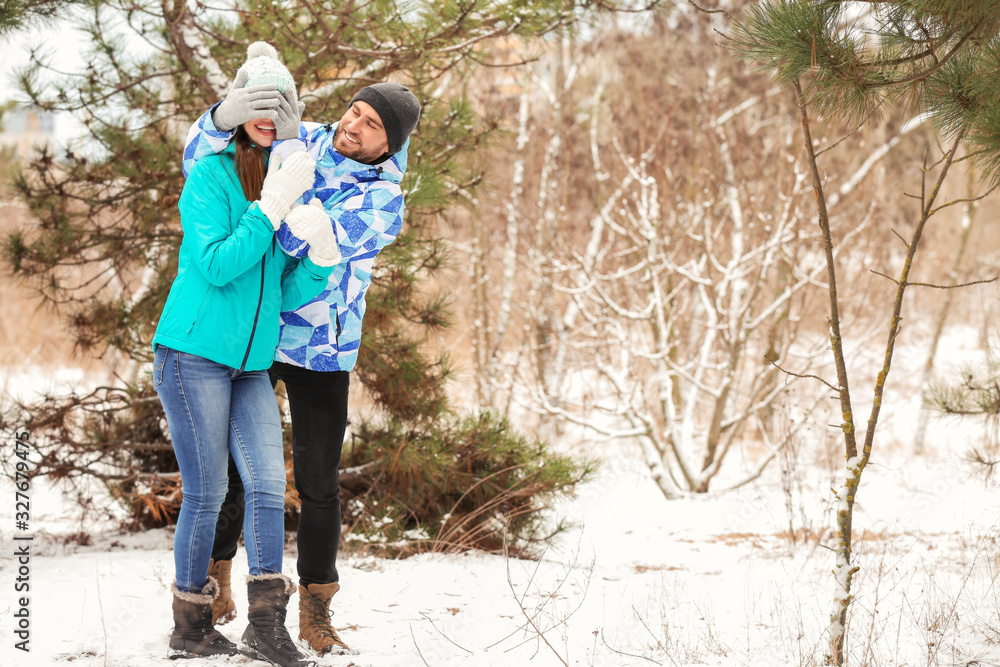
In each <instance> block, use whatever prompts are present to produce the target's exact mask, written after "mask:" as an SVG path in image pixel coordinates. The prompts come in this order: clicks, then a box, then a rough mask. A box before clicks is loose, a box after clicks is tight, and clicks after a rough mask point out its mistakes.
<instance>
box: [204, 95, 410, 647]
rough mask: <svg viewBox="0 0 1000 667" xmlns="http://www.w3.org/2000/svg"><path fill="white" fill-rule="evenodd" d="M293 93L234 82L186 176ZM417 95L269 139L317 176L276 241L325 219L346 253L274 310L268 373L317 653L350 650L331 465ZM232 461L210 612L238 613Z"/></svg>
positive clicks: (303, 234)
mask: <svg viewBox="0 0 1000 667" xmlns="http://www.w3.org/2000/svg"><path fill="white" fill-rule="evenodd" d="M294 95H295V93H294V90H293V91H286V92H285V94H284V95H281V94H280V93H278V91H277V89H276V88H275V87H273V86H255V87H252V88H243V87H241V86H240V81H239V80H237V81H236V83H235V84H234V86H233V90H231V91H230V92H229V94H228V95H227V97H226V99H225V100H224V101H223V102H221V103H220V104H218V105H216V106H215V107H213V108H212V109H210V110H209V111H208V112H206V113H205V114H204V115H203V116H202V117H201V118H200V119H199V120H198V121H197V123H195V125H194V126H193V127H192V128H191V132H190V134H189V136H188V141H187V145H186V147H185V151H184V173H185V176H186V175H187V173H188V171H189V170H190V168H191V166H193V164H194V163H195V162H197V160H199V159H201V158H202V157H205V156H207V155H210V154H212V153H215V152H217V151H220V150H223V149H224V148H225V146H226V145H227V144H228V142H229V141H230V140H231V139H232V137H233V135H234V128H236V127H239V125H240V124H242V123H245V122H247V121H249V120H252V119H255V118H271V119H272V120H274V121H275V123H276V124H278V123H279V122H283V121H284V119H285V118H286V117H287V116H288V115H289V114H288V113H287V111H288V109H289V105H297V104H300V103H298V102H297V100H296V99H295V97H294ZM419 116H420V103H419V102H418V101H417V98H416V97H415V96H414V95H413V93H412V92H410V90H409V89H407V88H406V87H405V86H402V85H400V84H397V83H377V84H374V85H371V86H366V87H364V88H362V89H361V90H359V91H358V93H357V94H356V95H355V96H354V98H353V99H352V100H351V103H350V105H349V107H348V109H347V112H346V113H345V114H344V116H343V117H342V118H341V119H340V120H339V121H338V122H337V123H332V124H321V123H302V124H301V125H300V129H299V139H293V140H289V141H284V142H275V144H274V146H273V147H272V152H271V159H272V160H273V159H275V156H276V155H278V156H284V155H287V154H289V153H290V152H291V151H292V150H294V149H299V148H301V147H302V144H304V145H305V148H306V150H307V152H308V153H309V154H310V156H312V157H313V158H314V159H315V160H316V183H315V187H314V189H313V190H311V191H307V192H306V193H305V195H303V198H302V200H301V201H302V202H308V203H301V204H297V205H296V206H294V207H293V208H292V210H291V211H290V212H289V213H288V215H287V216H286V217H285V219H284V221H283V222H282V225H281V228H280V229H279V230H278V232H277V233H276V239H277V241H278V243H279V244H280V245H281V247H282V249H283V250H284V251H285V252H286V253H288V254H290V255H293V256H297V257H304V256H305V255H306V254H307V253H308V251H309V243H308V242H307V239H310V238H312V239H315V238H317V235H316V230H317V229H318V228H322V229H323V231H324V232H325V231H326V230H327V229H329V226H332V229H333V232H334V235H335V237H336V241H337V245H338V249H339V251H340V254H341V257H342V259H341V261H340V263H339V264H338V265H337V266H336V268H335V269H334V273H333V275H331V277H330V282H329V284H328V286H327V289H325V290H324V291H323V292H321V293H320V294H319V296H317V297H316V298H315V299H313V300H312V301H310V302H309V303H307V304H306V305H304V306H302V307H301V308H299V309H297V310H295V311H293V312H283V313H281V335H280V339H279V342H278V349H277V352H276V354H275V363H274V365H273V366H272V367H271V369H270V373H271V382H272V384H276V383H277V381H278V380H281V381H283V382H284V383H285V390H286V392H287V395H288V404H289V409H290V412H291V420H292V459H293V466H294V477H295V488H296V490H297V492H298V494H299V498H300V500H301V501H302V508H301V514H300V518H299V526H298V549H299V555H298V561H297V568H298V576H299V589H298V590H299V628H300V630H299V638H300V639H306V640H307V641H308V642H309V645H310V646H311V647H312V648H313V649H314V650H316V651H317V652H318V653H320V654H321V655H322V654H324V653H328V652H331V651H333V652H346V651H347V650H348V647H347V645H346V644H345V643H344V642H343V641H342V640H341V639H340V637H339V636H338V634H337V632H336V630H334V628H333V627H332V624H331V622H330V615H331V614H330V611H329V606H330V600H331V598H332V597H333V595H334V594H335V593H336V592H337V591H338V590H339V588H340V584H339V575H338V573H337V567H336V560H337V548H338V545H339V543H340V525H341V514H340V485H339V479H338V468H339V466H340V455H341V448H342V445H343V441H344V433H345V429H346V425H347V399H348V386H349V383H350V376H349V374H350V371H351V369H352V368H354V364H355V362H356V361H357V354H358V347H359V344H360V341H361V323H362V319H363V317H364V314H365V295H366V293H367V291H368V287H369V286H370V285H371V275H372V268H373V265H374V259H375V256H376V255H377V254H378V252H379V251H380V250H381V249H382V248H384V247H386V246H387V245H389V244H390V243H392V242H393V241H394V240H395V239H396V236H397V235H398V234H399V231H400V228H401V226H402V218H403V196H402V192H401V190H400V187H399V182H400V180H401V179H402V177H403V174H404V173H405V172H406V155H407V148H408V146H409V135H410V133H411V132H412V131H413V128H414V127H415V126H416V123H417V120H418V119H419ZM235 470H236V469H235V465H234V464H233V461H232V460H231V459H230V488H229V494H228V495H227V497H226V500H225V502H224V503H223V506H222V511H221V512H220V514H219V523H218V526H217V528H216V537H215V545H214V547H213V561H212V572H211V574H212V575H213V576H214V577H216V579H217V580H218V581H219V586H220V591H221V593H220V595H219V598H218V599H217V600H216V602H215V604H214V605H213V620H214V621H217V622H219V623H226V622H228V621H229V620H231V619H232V618H233V617H234V616H235V603H234V602H233V601H232V598H231V589H230V584H229V579H230V569H231V567H232V558H233V556H234V555H235V554H236V543H237V540H238V539H239V535H240V528H241V526H242V524H243V519H242V517H243V488H242V484H241V482H240V480H239V475H238V474H234V473H235Z"/></svg>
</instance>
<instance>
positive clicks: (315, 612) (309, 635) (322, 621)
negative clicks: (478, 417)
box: [299, 581, 351, 655]
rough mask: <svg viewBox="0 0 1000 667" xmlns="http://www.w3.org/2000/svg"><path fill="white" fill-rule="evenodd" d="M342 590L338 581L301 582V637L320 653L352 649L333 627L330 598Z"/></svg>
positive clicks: (341, 651)
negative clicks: (305, 584) (306, 585)
mask: <svg viewBox="0 0 1000 667" xmlns="http://www.w3.org/2000/svg"><path fill="white" fill-rule="evenodd" d="M339 590H340V584H338V583H337V582H336V581H334V582H333V583H329V584H309V587H308V588H307V587H305V586H303V585H301V584H299V639H305V640H306V641H307V642H309V646H311V647H312V649H313V650H314V651H316V652H317V653H319V654H320V655H325V654H327V653H335V654H338V655H342V654H344V653H348V652H350V650H351V649H349V648H348V647H347V644H345V643H344V642H343V640H341V638H340V635H338V634H337V631H336V630H334V628H333V623H332V622H331V620H330V619H331V617H332V616H333V614H331V613H330V600H331V599H332V598H333V596H334V594H335V593H336V592H337V591H339Z"/></svg>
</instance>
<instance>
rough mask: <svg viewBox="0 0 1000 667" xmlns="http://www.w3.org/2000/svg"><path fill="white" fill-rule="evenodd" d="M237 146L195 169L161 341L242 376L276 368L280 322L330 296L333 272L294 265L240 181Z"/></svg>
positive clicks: (187, 187)
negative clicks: (315, 299)
mask: <svg viewBox="0 0 1000 667" xmlns="http://www.w3.org/2000/svg"><path fill="white" fill-rule="evenodd" d="M235 144H236V142H232V144H230V146H229V147H228V148H227V149H226V150H225V151H223V152H222V153H219V154H218V155H214V156H212V157H208V158H205V159H204V160H201V161H199V162H198V164H197V165H195V167H194V169H193V170H192V171H191V174H190V175H189V176H188V179H187V182H186V183H185V184H184V190H183V191H182V192H181V198H180V203H179V204H178V206H179V208H180V213H181V227H182V228H183V230H184V238H183V240H182V241H181V248H180V252H179V254H178V263H177V277H176V278H174V282H173V285H171V287H170V294H169V295H168V296H167V302H166V304H164V306H163V313H162V315H161V316H160V322H159V324H158V325H157V327H156V333H155V334H154V336H153V349H156V346H157V345H164V346H166V347H170V348H173V349H175V350H178V351H180V352H187V353H189V354H195V355H198V356H200V357H204V358H206V359H210V360H211V361H214V362H216V363H219V364H223V365H225V366H229V367H230V368H235V369H239V370H247V371H256V370H264V369H266V368H268V367H270V365H271V363H272V361H273V360H274V350H275V348H276V347H277V345H278V327H279V322H278V314H279V313H280V312H281V311H283V310H295V309H296V308H298V307H299V306H301V305H302V304H304V303H306V302H307V301H309V300H310V299H312V298H313V297H315V296H316V295H317V294H319V293H320V291H322V290H323V289H324V288H325V287H326V285H327V282H328V278H329V276H330V273H331V272H332V271H333V267H329V268H324V267H320V266H317V265H315V264H313V262H312V260H310V259H309V258H308V257H306V258H302V259H295V258H293V257H289V256H288V255H286V254H285V253H284V252H282V251H281V248H280V247H278V244H277V242H276V240H275V237H274V229H273V228H272V227H271V223H270V221H269V220H268V219H267V216H265V215H264V214H263V213H262V212H261V210H260V208H259V207H258V206H257V203H256V202H254V203H251V202H249V201H247V198H246V197H245V196H244V195H243V188H242V187H241V186H240V182H239V178H237V175H236V166H235Z"/></svg>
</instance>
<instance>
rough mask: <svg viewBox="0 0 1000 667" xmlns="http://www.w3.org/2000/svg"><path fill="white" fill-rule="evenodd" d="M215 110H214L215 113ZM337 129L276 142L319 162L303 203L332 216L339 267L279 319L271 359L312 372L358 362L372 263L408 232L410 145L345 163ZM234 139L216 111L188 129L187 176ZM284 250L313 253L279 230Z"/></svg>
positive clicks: (281, 151)
mask: <svg viewBox="0 0 1000 667" xmlns="http://www.w3.org/2000/svg"><path fill="white" fill-rule="evenodd" d="M213 109H214V107H213ZM336 129H337V123H333V124H321V123H301V124H300V126H299V139H292V140H288V141H276V142H274V144H273V145H272V148H271V152H272V154H278V155H282V156H287V155H288V154H290V153H291V152H292V151H294V150H297V149H301V148H303V147H304V148H305V149H306V151H307V152H308V153H309V155H310V156H312V158H313V159H314V160H316V181H315V182H314V184H313V188H312V189H310V190H307V191H306V192H305V194H304V195H303V196H302V198H301V199H300V200H299V203H308V202H309V201H310V200H311V199H312V198H313V197H317V198H319V200H320V201H321V202H322V203H323V209H324V210H325V211H326V213H327V215H329V216H330V224H331V225H332V226H333V231H334V234H335V236H336V238H337V245H338V246H339V249H340V255H341V261H340V263H339V264H337V265H336V266H335V267H334V270H333V274H332V275H331V276H330V280H329V283H328V284H327V287H326V289H324V290H323V291H322V292H320V294H319V295H318V296H317V297H316V298H314V299H313V300H312V301H309V302H308V303H306V304H305V305H304V306H301V307H300V308H297V309H296V310H294V311H283V312H282V313H281V322H280V324H281V333H280V337H279V339H278V349H277V351H276V352H275V355H274V358H275V360H277V361H281V362H284V363H286V364H292V365H293V366H299V367H302V368H308V369H310V370H315V371H349V370H351V369H353V368H354V365H355V363H357V359H358V348H359V346H360V344H361V325H362V321H363V320H364V317H365V296H366V294H367V293H368V288H369V287H370V286H371V282H372V271H373V270H374V266H375V256H376V255H377V254H378V253H379V251H381V250H382V249H383V248H385V247H386V246H387V245H389V244H390V243H392V242H393V241H395V240H396V237H397V236H398V235H399V231H400V229H401V228H402V225H403V194H402V191H401V190H400V187H399V182H400V181H401V180H402V178H403V174H405V173H406V154H407V149H408V148H409V145H410V141H409V139H407V140H406V142H405V143H404V144H403V147H402V148H401V149H400V150H399V151H398V152H397V153H396V154H394V155H392V156H390V157H389V158H388V159H386V160H383V161H382V162H380V163H378V164H375V165H368V164H363V163H361V162H356V161H354V160H351V159H350V158H346V157H344V156H343V155H341V154H340V153H338V152H337V151H336V150H334V148H333V137H334V133H335V131H336ZM235 134H236V131H235V130H233V131H229V132H223V131H221V130H218V129H216V128H215V125H214V124H213V123H212V109H209V110H208V111H206V112H205V114H203V115H202V117H201V118H199V119H198V121H197V122H196V123H195V124H194V125H192V126H191V130H190V132H189V133H188V139H187V142H186V145H185V147H184V161H183V172H184V176H185V177H186V176H187V175H188V173H189V172H190V170H191V167H193V166H194V164H195V163H196V162H197V161H198V160H200V159H201V158H203V157H206V156H208V155H212V154H214V153H218V152H220V151H222V150H223V149H225V147H226V146H227V145H228V144H229V142H230V140H231V139H232V138H233V136H234V135H235ZM275 237H276V238H277V240H278V243H279V244H280V246H281V248H282V250H284V251H285V252H286V253H288V254H289V255H291V256H293V257H300V258H301V257H305V256H306V254H307V253H308V251H309V245H308V244H307V243H306V242H305V241H303V240H302V239H299V238H296V237H295V235H294V234H292V233H291V231H290V230H289V229H288V226H287V225H286V224H285V223H284V222H282V223H281V227H280V228H279V229H278V231H277V232H276V234H275Z"/></svg>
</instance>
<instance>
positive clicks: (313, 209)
mask: <svg viewBox="0 0 1000 667" xmlns="http://www.w3.org/2000/svg"><path fill="white" fill-rule="evenodd" d="M285 224H286V225H288V230H289V231H290V232H292V234H294V235H295V236H296V237H297V238H300V239H302V240H303V241H305V242H307V243H308V244H309V259H311V260H312V261H313V263H314V264H316V265H317V266H333V265H334V264H336V263H338V262H339V261H340V257H341V255H340V248H339V247H338V246H337V237H336V236H335V235H334V233H333V224H332V223H331V222H330V216H329V215H327V213H326V211H325V210H324V209H323V202H321V201H320V200H319V199H316V198H315V197H313V198H312V200H311V201H310V202H309V204H308V205H305V204H297V205H295V206H293V207H292V210H291V211H289V212H288V215H287V216H285Z"/></svg>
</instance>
